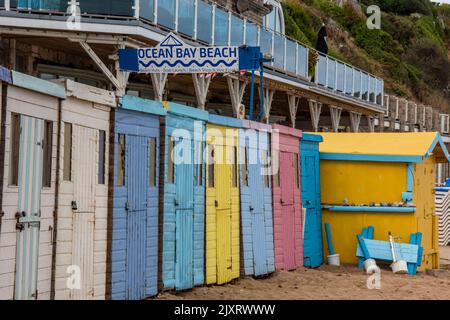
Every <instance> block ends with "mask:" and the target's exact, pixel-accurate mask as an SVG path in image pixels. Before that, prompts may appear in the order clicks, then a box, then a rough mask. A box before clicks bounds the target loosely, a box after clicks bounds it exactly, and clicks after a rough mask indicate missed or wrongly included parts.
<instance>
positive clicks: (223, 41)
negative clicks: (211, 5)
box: [200, 8, 228, 46]
mask: <svg viewBox="0 0 450 320" xmlns="http://www.w3.org/2000/svg"><path fill="white" fill-rule="evenodd" d="M200 28H201V26H200ZM214 45H216V46H226V45H228V12H226V11H223V10H221V9H219V8H216V14H215V20H214Z"/></svg>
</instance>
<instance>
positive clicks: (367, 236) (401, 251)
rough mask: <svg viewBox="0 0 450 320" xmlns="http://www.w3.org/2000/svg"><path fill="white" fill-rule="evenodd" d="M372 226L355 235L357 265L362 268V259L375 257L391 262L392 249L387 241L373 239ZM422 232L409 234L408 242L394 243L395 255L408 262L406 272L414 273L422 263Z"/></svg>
mask: <svg viewBox="0 0 450 320" xmlns="http://www.w3.org/2000/svg"><path fill="white" fill-rule="evenodd" d="M373 236H374V228H373V227H372V226H369V227H368V228H363V230H362V234H359V235H357V249H356V256H357V257H358V267H359V268H362V267H363V264H364V261H365V260H367V259H370V258H371V259H375V260H382V261H388V262H392V251H391V245H390V243H389V241H381V240H374V239H373ZM421 242H422V233H420V232H417V233H413V234H411V237H410V241H409V243H395V246H394V249H395V255H396V257H398V259H402V260H405V261H406V262H407V264H408V274H410V275H415V274H416V273H417V268H418V267H420V266H421V264H422V255H423V247H421Z"/></svg>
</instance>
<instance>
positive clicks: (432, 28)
mask: <svg viewBox="0 0 450 320" xmlns="http://www.w3.org/2000/svg"><path fill="white" fill-rule="evenodd" d="M370 5H378V6H379V7H380V8H381V10H382V18H381V29H380V30H376V29H375V30H370V29H369V28H368V27H367V24H366V22H367V17H366V15H367V14H366V12H367V7H368V6H370ZM283 6H284V11H285V19H286V33H287V34H288V35H289V36H291V37H293V38H295V39H297V40H299V41H301V42H303V43H306V44H308V45H310V46H314V44H315V42H316V37H317V31H318V30H319V28H320V26H321V24H322V23H325V24H326V25H327V27H328V31H329V43H330V47H331V50H330V55H332V56H334V57H336V58H339V59H341V60H343V61H346V62H349V63H351V64H353V65H355V66H357V67H360V68H362V69H364V70H367V71H369V72H371V73H373V74H375V75H377V76H380V77H382V78H384V79H385V86H386V92H388V93H393V94H396V95H398V96H403V97H407V98H410V99H413V100H416V101H420V102H422V103H425V104H430V105H433V106H436V107H441V108H442V110H443V111H446V112H450V5H441V6H437V5H434V4H433V3H431V2H430V1H429V0H361V1H357V0H286V1H284V4H283ZM367 16H368V15H367Z"/></svg>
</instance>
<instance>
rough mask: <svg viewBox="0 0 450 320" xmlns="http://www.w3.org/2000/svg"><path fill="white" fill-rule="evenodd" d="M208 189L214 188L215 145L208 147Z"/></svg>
mask: <svg viewBox="0 0 450 320" xmlns="http://www.w3.org/2000/svg"><path fill="white" fill-rule="evenodd" d="M207 156H208V188H214V145H212V144H209V145H208V155H207Z"/></svg>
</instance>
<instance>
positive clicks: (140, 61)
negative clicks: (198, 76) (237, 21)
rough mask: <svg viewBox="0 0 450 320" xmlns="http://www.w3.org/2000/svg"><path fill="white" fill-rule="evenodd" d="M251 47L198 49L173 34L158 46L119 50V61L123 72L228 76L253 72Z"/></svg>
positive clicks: (204, 47) (205, 47) (203, 47)
mask: <svg viewBox="0 0 450 320" xmlns="http://www.w3.org/2000/svg"><path fill="white" fill-rule="evenodd" d="M248 48H249V47H247V48H243V47H242V48H241V47H235V46H217V47H215V46H209V47H207V46H201V47H196V46H191V45H188V44H186V43H185V42H183V40H182V39H180V38H179V37H177V36H176V35H174V34H173V33H169V34H168V35H167V36H166V38H165V39H164V40H162V41H161V42H160V43H159V44H158V45H157V46H156V47H153V48H140V49H121V50H119V62H120V69H121V70H122V71H131V72H139V73H227V72H236V71H239V70H251V69H250V66H251V64H250V61H251V60H252V58H251V57H250V56H249V52H250V51H251V50H249V49H248ZM251 48H253V49H255V48H256V47H251ZM257 49H258V52H259V48H257ZM240 60H242V63H241V62H240ZM253 65H254V63H253Z"/></svg>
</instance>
